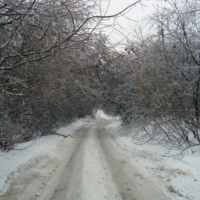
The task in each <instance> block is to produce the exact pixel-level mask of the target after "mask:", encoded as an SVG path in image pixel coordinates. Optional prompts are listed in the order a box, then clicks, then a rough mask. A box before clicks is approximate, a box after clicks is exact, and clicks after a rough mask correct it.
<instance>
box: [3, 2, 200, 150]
mask: <svg viewBox="0 0 200 200" xmlns="http://www.w3.org/2000/svg"><path fill="white" fill-rule="evenodd" d="M100 2H101V1H99V0H0V149H1V150H5V151H9V150H11V149H13V148H14V146H15V144H16V143H22V142H25V141H30V140H33V139H35V138H37V137H41V136H43V135H47V134H56V133H55V130H56V128H58V127H60V126H62V125H64V124H67V123H70V122H72V121H73V120H74V119H77V118H83V117H85V116H87V115H90V116H93V115H94V113H95V111H96V110H98V109H101V110H103V111H104V112H105V113H107V114H109V115H113V116H119V117H120V118H121V119H122V121H123V126H130V127H133V126H138V127H140V128H142V129H143V130H144V131H143V132H142V134H137V133H136V135H135V137H136V138H137V139H138V141H140V142H141V143H143V142H148V141H151V140H152V141H155V142H158V143H159V144H161V145H162V146H165V147H166V148H169V149H181V150H183V151H184V150H186V149H188V148H191V147H193V146H198V145H200V44H199V39H200V1H199V0H167V1H166V4H167V6H165V7H159V6H158V7H156V9H155V12H154V13H153V14H151V15H150V16H148V17H146V19H144V20H143V24H137V25H136V26H135V28H134V29H133V30H132V33H131V39H130V38H127V42H126V44H125V45H124V50H123V51H117V50H116V49H115V48H112V46H111V45H110V42H109V39H108V36H107V35H106V34H105V33H104V31H103V30H104V25H105V24H104V23H105V21H106V20H108V19H109V18H117V17H118V16H121V15H123V14H124V12H127V11H128V10H129V9H130V8H131V7H132V6H136V4H141V3H142V1H133V4H132V5H130V6H129V7H127V8H125V9H124V10H122V11H121V12H120V13H116V15H112V16H109V15H103V14H102V12H101V7H100ZM106 26H107V25H106ZM111 26H112V25H111ZM144 26H145V27H146V28H145V30H143V29H142V27H144ZM147 29H148V31H147ZM149 126H151V129H149V128H148V127H149Z"/></svg>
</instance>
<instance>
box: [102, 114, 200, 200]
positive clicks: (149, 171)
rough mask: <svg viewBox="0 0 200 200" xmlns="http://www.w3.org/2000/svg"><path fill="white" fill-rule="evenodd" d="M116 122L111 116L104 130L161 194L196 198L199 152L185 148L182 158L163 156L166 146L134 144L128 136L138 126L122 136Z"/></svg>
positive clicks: (199, 178) (199, 179) (179, 198)
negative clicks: (109, 122) (110, 120)
mask: <svg viewBox="0 0 200 200" xmlns="http://www.w3.org/2000/svg"><path fill="white" fill-rule="evenodd" d="M102 117H104V116H103V115H102ZM120 125H121V122H120V121H119V120H118V119H114V120H112V122H111V124H109V125H108V126H107V127H106V130H107V131H108V132H109V133H110V134H111V136H112V137H111V138H114V141H115V142H116V144H117V145H118V147H120V149H121V150H122V151H123V153H124V156H126V157H127V158H129V159H130V163H131V165H133V166H134V167H135V168H136V169H138V171H139V172H140V173H141V174H143V175H144V176H145V177H147V178H149V179H150V180H152V181H153V182H154V183H155V184H156V185H157V187H158V188H159V189H160V190H161V191H162V193H163V194H164V195H165V196H168V197H170V198H171V199H177V200H184V199H189V200H199V199H200V193H199V188H200V152H198V151H197V152H195V153H194V154H193V153H192V152H191V151H187V152H185V156H184V157H183V158H182V159H176V158H175V157H164V156H163V155H166V153H167V152H168V150H167V149H165V148H163V147H162V146H159V145H155V144H150V143H146V144H144V145H137V144H136V143H137V141H135V140H134V139H133V137H132V136H133V135H134V131H139V129H132V132H130V134H129V135H126V136H125V135H124V134H123V131H126V130H124V129H122V128H121V126H120ZM173 153H174V152H172V154H173ZM176 153H177V152H176Z"/></svg>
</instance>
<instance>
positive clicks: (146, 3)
mask: <svg viewBox="0 0 200 200" xmlns="http://www.w3.org/2000/svg"><path fill="white" fill-rule="evenodd" d="M136 1H137V0H110V3H109V0H102V1H101V5H102V9H103V10H106V9H107V7H108V10H107V13H106V15H113V14H116V13H118V12H120V11H122V10H123V9H124V8H126V7H127V6H129V5H131V4H133V3H134V2H136ZM163 2H165V0H142V1H141V3H138V4H137V5H136V6H133V7H132V8H131V9H129V10H128V12H126V14H125V16H121V17H118V18H117V20H116V21H115V27H113V28H104V29H103V31H104V32H105V33H106V34H107V35H109V39H110V40H111V42H112V43H114V44H116V43H118V42H120V43H126V41H127V39H126V36H128V37H130V38H131V36H132V33H131V32H132V30H133V27H134V26H135V24H136V23H137V22H139V21H141V19H142V18H143V17H145V16H147V15H149V14H150V13H151V12H152V11H153V10H154V7H155V6H156V5H158V4H159V5H161V4H162V5H163V4H165V3H163ZM102 14H104V13H102ZM130 19H131V20H130ZM113 20H114V19H109V20H107V21H106V24H113V22H114V21H113ZM104 23H105V22H104ZM118 48H119V47H118Z"/></svg>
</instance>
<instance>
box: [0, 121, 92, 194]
mask: <svg viewBox="0 0 200 200" xmlns="http://www.w3.org/2000/svg"><path fill="white" fill-rule="evenodd" d="M89 121H90V119H89V118H86V119H81V120H80V119H79V120H76V121H74V122H73V123H72V124H70V125H68V126H65V127H61V128H60V129H58V130H57V132H58V133H60V134H63V135H73V134H74V133H75V131H77V130H78V129H79V128H80V127H81V126H83V125H84V124H87V123H88V122H89ZM62 140H64V138H63V137H59V136H56V135H48V136H43V137H41V138H38V139H37V140H34V141H30V142H26V143H22V144H18V145H17V147H16V149H15V150H11V151H9V152H0V194H2V193H4V192H5V191H6V189H7V186H6V182H7V181H6V180H7V178H8V176H9V175H10V174H11V173H13V172H14V171H16V170H17V168H18V167H19V166H20V165H23V164H25V163H27V162H28V161H29V160H30V159H34V158H36V157H37V156H38V155H39V154H46V153H49V152H51V154H53V151H52V150H53V149H54V148H55V147H56V145H57V144H58V143H59V142H61V141H62ZM69 140H70V137H68V138H66V139H65V141H69ZM50 156H51V155H50Z"/></svg>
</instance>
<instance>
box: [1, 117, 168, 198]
mask: <svg viewBox="0 0 200 200" xmlns="http://www.w3.org/2000/svg"><path fill="white" fill-rule="evenodd" d="M108 123H109V121H107V120H105V119H101V118H98V120H97V122H96V123H93V124H88V125H86V126H83V127H82V128H81V129H80V130H79V131H77V132H76V138H75V139H71V141H67V142H66V143H65V142H63V143H61V144H60V145H59V146H57V148H56V149H54V151H57V154H58V155H59V156H58V157H54V158H52V157H48V155H40V156H39V157H38V158H37V159H38V160H37V159H36V160H33V161H30V163H29V166H28V165H26V166H22V167H21V168H20V169H19V170H18V172H17V174H16V176H13V177H12V181H11V186H10V188H9V189H8V191H7V192H6V193H5V194H4V195H3V196H2V197H0V199H2V200H7V199H9V200H14V199H15V200H29V199H30V200H35V199H37V200H50V199H51V200H79V199H80V200H88V199H92V200H103V199H111V200H112V199H113V200H114V199H118V200H120V199H123V200H150V199H152V200H164V199H166V198H165V196H164V195H163V194H162V193H161V192H160V191H159V190H157V189H156V188H155V186H154V184H153V183H152V182H149V180H146V179H145V178H144V177H143V175H142V174H140V173H138V172H137V171H136V170H135V169H134V168H133V166H131V165H130V164H129V160H128V159H127V158H126V156H125V155H124V152H121V151H120V149H119V148H118V147H117V146H116V144H115V143H114V142H113V141H112V140H110V139H109V137H108V134H107V133H106V132H105V129H104V126H105V125H106V124H108Z"/></svg>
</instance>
